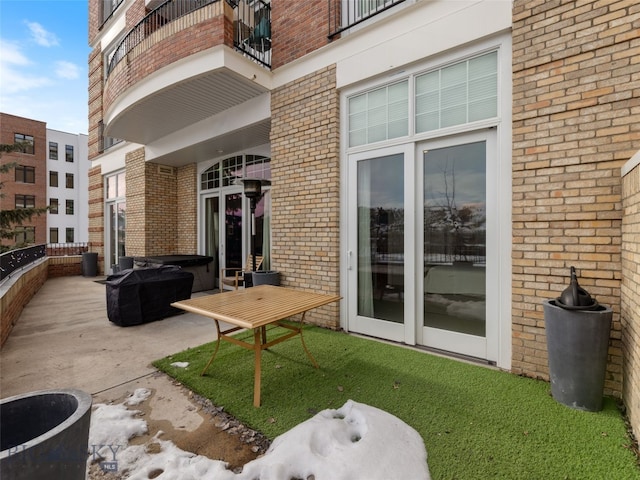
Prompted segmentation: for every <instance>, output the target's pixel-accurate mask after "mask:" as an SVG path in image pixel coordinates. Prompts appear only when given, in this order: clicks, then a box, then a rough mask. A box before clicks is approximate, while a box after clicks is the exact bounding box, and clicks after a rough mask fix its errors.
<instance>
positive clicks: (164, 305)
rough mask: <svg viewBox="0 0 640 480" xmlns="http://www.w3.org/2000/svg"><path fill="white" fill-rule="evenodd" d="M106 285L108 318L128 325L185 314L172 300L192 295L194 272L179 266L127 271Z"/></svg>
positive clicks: (107, 281) (109, 278)
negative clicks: (173, 304) (172, 304)
mask: <svg viewBox="0 0 640 480" xmlns="http://www.w3.org/2000/svg"><path fill="white" fill-rule="evenodd" d="M106 286H107V316H108V317H109V321H111V322H113V323H115V324H116V325H119V326H121V327H128V326H132V325H140V324H142V323H147V322H153V321H155V320H160V319H163V318H166V317H170V316H173V315H178V314H180V313H184V311H183V310H180V309H178V308H175V307H172V306H171V303H173V302H177V301H179V300H186V299H188V298H191V288H192V286H193V274H192V273H191V272H185V271H184V270H182V269H181V268H180V267H176V266H164V267H158V268H141V269H135V270H126V271H124V272H121V273H118V274H115V275H110V276H109V277H107V280H106Z"/></svg>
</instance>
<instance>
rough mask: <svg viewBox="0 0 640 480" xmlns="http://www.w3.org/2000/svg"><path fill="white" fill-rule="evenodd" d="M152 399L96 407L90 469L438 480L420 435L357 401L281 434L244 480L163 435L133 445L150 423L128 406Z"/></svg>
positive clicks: (221, 478) (140, 395)
mask: <svg viewBox="0 0 640 480" xmlns="http://www.w3.org/2000/svg"><path fill="white" fill-rule="evenodd" d="M150 393H151V392H150V391H149V390H147V389H137V390H136V391H135V392H134V393H133V395H132V396H131V397H129V398H127V400H125V402H124V403H120V404H114V405H106V404H96V405H95V409H94V411H93V413H92V416H91V428H90V432H89V459H88V461H87V464H88V465H90V464H91V463H93V462H100V465H101V467H102V469H103V470H105V471H112V472H114V473H118V474H119V475H122V477H121V478H128V479H131V480H146V479H149V478H158V479H161V480H168V479H174V480H178V479H179V480H201V479H202V480H289V479H294V478H301V479H308V478H313V479H314V480H342V479H344V480H347V479H349V480H355V479H367V480H388V479H390V478H403V479H411V480H430V479H431V476H430V474H429V467H428V465H427V452H426V449H425V446H424V442H423V441H422V438H421V437H420V435H419V434H418V432H416V431H415V430H414V429H413V428H411V427H410V426H409V425H407V424H406V423H404V422H403V421H402V420H400V419H398V418H396V417H394V416H393V415H391V414H389V413H387V412H384V411H382V410H380V409H377V408H374V407H371V406H369V405H365V404H362V403H357V402H354V401H351V400H349V401H347V402H346V403H345V404H344V405H343V406H342V407H341V408H339V409H337V410H332V409H328V410H323V411H321V412H320V413H318V414H317V415H315V416H314V417H312V418H310V419H309V420H307V421H305V422H303V423H301V424H299V425H297V426H296V427H294V428H292V429H291V430H289V431H288V432H286V433H284V434H282V435H280V436H279V437H277V438H276V439H275V440H274V441H273V443H272V444H271V446H270V447H269V449H268V451H267V452H266V453H265V455H263V456H262V457H260V458H257V459H255V460H253V461H251V462H249V463H247V464H246V465H245V466H244V468H243V470H242V473H238V474H236V473H234V472H232V471H230V470H228V469H227V468H226V466H227V464H226V463H225V462H223V461H220V460H211V459H209V458H207V457H204V456H201V455H195V454H193V453H190V452H186V451H184V450H181V449H179V448H178V447H177V446H175V445H174V444H173V443H172V442H171V441H167V440H162V439H160V438H159V436H160V435H161V432H159V433H158V435H156V437H155V438H154V439H153V443H154V444H156V446H159V447H158V448H153V449H150V448H149V446H148V445H129V444H128V441H129V440H130V439H131V438H133V437H135V436H138V435H142V434H144V433H146V432H147V424H146V422H145V421H144V420H142V419H141V418H138V416H137V413H138V412H137V411H136V410H129V409H128V408H127V406H135V405H139V404H140V403H142V402H144V401H145V400H146V399H147V398H149V395H150ZM123 474H124V475H123Z"/></svg>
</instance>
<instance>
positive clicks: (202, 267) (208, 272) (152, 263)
mask: <svg viewBox="0 0 640 480" xmlns="http://www.w3.org/2000/svg"><path fill="white" fill-rule="evenodd" d="M163 265H177V266H179V267H181V268H182V269H183V270H184V271H186V272H191V273H193V288H192V290H191V291H192V292H201V291H204V290H213V289H214V288H215V276H216V275H215V268H214V263H213V257H208V256H206V255H154V256H150V257H134V258H133V266H134V268H148V267H160V266H163Z"/></svg>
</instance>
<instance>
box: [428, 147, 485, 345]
mask: <svg viewBox="0 0 640 480" xmlns="http://www.w3.org/2000/svg"><path fill="white" fill-rule="evenodd" d="M423 162H424V197H423V201H424V272H425V277H424V278H425V280H424V292H425V294H424V325H425V326H426V327H432V328H438V329H442V330H449V331H454V332H459V333H464V334H467V335H475V336H480V337H483V336H485V335H486V328H485V326H486V314H485V311H486V281H485V266H486V230H487V228H486V144H485V142H476V143H471V144H467V145H456V146H452V147H446V148H441V149H435V150H430V151H428V152H425V154H424V158H423Z"/></svg>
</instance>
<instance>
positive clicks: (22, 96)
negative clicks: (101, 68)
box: [0, 0, 90, 133]
mask: <svg viewBox="0 0 640 480" xmlns="http://www.w3.org/2000/svg"><path fill="white" fill-rule="evenodd" d="M88 3H89V2H88V1H87V0H0V111H1V112H3V113H10V114H12V115H17V116H20V117H27V118H31V119H33V120H39V121H42V122H46V124H47V128H51V129H54V130H60V131H63V132H69V133H87V128H88V121H87V112H88V107H87V99H88V93H87V88H88V87H87V85H88V80H87V68H88V66H87V61H88V57H89V52H90V47H89V44H88V33H87V29H88V25H87V22H88V20H87V16H88V13H87V10H88Z"/></svg>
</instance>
